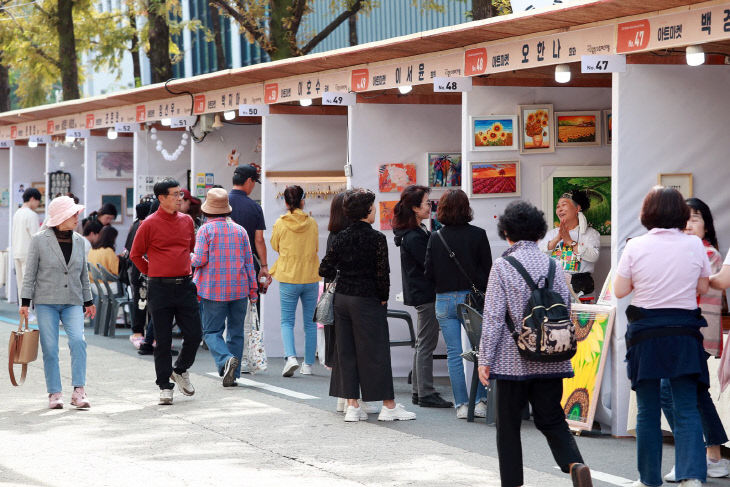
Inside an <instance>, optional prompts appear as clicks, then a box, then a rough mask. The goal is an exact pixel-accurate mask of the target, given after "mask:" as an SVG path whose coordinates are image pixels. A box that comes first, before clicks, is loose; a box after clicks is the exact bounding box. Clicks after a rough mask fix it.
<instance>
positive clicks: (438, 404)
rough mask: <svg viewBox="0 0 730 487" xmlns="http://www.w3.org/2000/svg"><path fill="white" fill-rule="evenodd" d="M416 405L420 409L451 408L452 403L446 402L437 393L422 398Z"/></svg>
mask: <svg viewBox="0 0 730 487" xmlns="http://www.w3.org/2000/svg"><path fill="white" fill-rule="evenodd" d="M418 405H419V406H421V407H422V408H453V407H454V403H453V402H450V401H447V400H446V399H444V398H443V397H441V396H440V395H439V393H438V392H434V393H433V394H429V395H428V396H424V397H422V398H420V399H419V400H418Z"/></svg>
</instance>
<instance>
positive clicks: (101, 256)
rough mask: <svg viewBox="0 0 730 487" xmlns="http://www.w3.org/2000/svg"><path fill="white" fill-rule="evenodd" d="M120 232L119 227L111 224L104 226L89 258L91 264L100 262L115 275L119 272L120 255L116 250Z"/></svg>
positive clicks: (90, 251)
mask: <svg viewBox="0 0 730 487" xmlns="http://www.w3.org/2000/svg"><path fill="white" fill-rule="evenodd" d="M118 234H119V232H117V229H116V228H114V227H113V226H111V225H107V226H105V227H104V228H102V229H101V232H99V237H98V238H97V240H96V242H95V243H94V244H93V245H92V246H91V250H89V256H88V258H87V260H88V261H89V264H91V265H95V264H99V265H100V266H102V267H104V268H105V269H106V270H108V271H109V272H111V273H112V274H114V275H115V276H116V275H118V274H119V257H118V256H117V254H116V251H115V250H114V248H115V245H116V241H117V235H118Z"/></svg>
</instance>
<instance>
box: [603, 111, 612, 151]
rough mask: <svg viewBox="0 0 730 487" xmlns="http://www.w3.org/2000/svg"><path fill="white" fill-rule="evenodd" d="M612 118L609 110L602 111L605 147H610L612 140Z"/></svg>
mask: <svg viewBox="0 0 730 487" xmlns="http://www.w3.org/2000/svg"><path fill="white" fill-rule="evenodd" d="M612 122H613V117H612V116H611V110H603V133H604V137H603V140H605V141H606V145H611V141H612V140H613V125H612Z"/></svg>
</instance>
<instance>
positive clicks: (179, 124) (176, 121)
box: [170, 117, 196, 129]
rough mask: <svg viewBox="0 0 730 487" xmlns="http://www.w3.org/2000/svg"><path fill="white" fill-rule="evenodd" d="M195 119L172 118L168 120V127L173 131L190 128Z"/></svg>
mask: <svg viewBox="0 0 730 487" xmlns="http://www.w3.org/2000/svg"><path fill="white" fill-rule="evenodd" d="M195 118H196V117H174V118H171V119H170V127H172V128H174V129H181V128H188V127H192V126H193V124H194V123H195Z"/></svg>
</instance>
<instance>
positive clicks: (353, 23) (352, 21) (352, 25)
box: [347, 14, 358, 46]
mask: <svg viewBox="0 0 730 487" xmlns="http://www.w3.org/2000/svg"><path fill="white" fill-rule="evenodd" d="M347 27H348V29H349V31H350V45H351V46H357V45H358V42H357V14H355V15H353V16H352V17H350V18H349V19H347Z"/></svg>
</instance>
